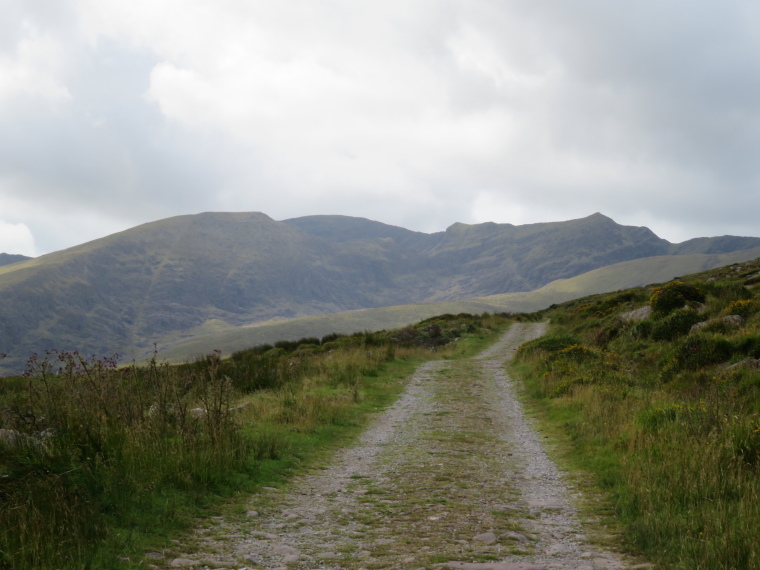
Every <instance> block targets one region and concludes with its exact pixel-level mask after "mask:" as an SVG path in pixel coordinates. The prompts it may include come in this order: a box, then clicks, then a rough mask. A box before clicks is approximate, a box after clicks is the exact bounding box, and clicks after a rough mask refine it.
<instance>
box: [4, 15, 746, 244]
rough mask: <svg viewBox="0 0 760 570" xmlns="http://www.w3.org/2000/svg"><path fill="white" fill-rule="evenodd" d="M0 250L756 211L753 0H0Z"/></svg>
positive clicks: (674, 224)
mask: <svg viewBox="0 0 760 570" xmlns="http://www.w3.org/2000/svg"><path fill="white" fill-rule="evenodd" d="M0 14H2V17H0V252H2V251H5V252H8V253H23V254H26V255H38V254H42V253H47V252H51V251H55V250H59V249H63V248H66V247H70V246H73V245H77V244H79V243H82V242H85V241H89V240H91V239H95V238H98V237H102V236H104V235H108V234H111V233H114V232H116V231H121V230H123V229H127V228H129V227H132V226H135V225H137V224H140V223H144V222H148V221H153V220H157V219H160V218H165V217H169V216H174V215H179V214H192V213H198V212H203V211H261V212H264V213H266V214H268V215H270V216H271V217H272V218H274V219H277V220H282V219H286V218H291V217H297V216H305V215H311V214H344V215H350V216H360V217H365V218H370V219H374V220H378V221H381V222H385V223H389V224H393V225H399V226H403V227H406V228H409V229H414V230H419V231H425V232H433V231H441V230H443V229H445V228H446V227H447V226H449V225H451V224H452V223H454V222H464V223H479V222H485V221H495V222H500V223H512V224H524V223H532V222H540V221H558V220H567V219H572V218H579V217H584V216H587V215H590V214H592V213H594V212H597V211H599V212H602V213H604V214H606V215H608V216H610V217H612V218H613V219H615V220H616V221H617V222H619V223H623V224H627V225H637V226H639V225H645V226H648V227H650V228H651V229H652V230H654V231H655V233H657V234H658V235H660V236H661V237H664V238H666V239H669V240H670V241H682V240H685V239H689V238H692V237H698V236H712V235H723V234H734V235H754V236H758V235H760V224H758V217H759V216H758V213H760V191H759V188H760V186H759V184H760V176H759V174H760V3H758V2H756V1H753V0H746V1H743V0H688V1H686V0H638V1H637V2H610V1H609V0H573V1H568V0H492V1H487V0H283V1H279V2H273V1H271V0H266V1H265V0H130V1H129V2H125V1H124V0H0Z"/></svg>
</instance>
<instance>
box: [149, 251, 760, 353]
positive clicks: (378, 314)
mask: <svg viewBox="0 0 760 570" xmlns="http://www.w3.org/2000/svg"><path fill="white" fill-rule="evenodd" d="M758 257H760V247H757V248H753V249H749V250H744V251H740V252H734V253H728V254H709V255H708V254H698V255H682V256H671V255H667V256H657V257H651V258H645V259H637V260H634V261H627V262H623V263H616V264H614V265H610V266H608V267H603V268H600V269H595V270H593V271H589V272H587V273H584V274H582V275H579V276H577V277H573V278H571V279H560V280H557V281H553V282H552V283H549V284H548V285H546V286H544V287H542V288H540V289H537V290H535V291H530V292H520V293H506V294H502V295H491V296H487V297H480V298H473V299H468V300H462V301H449V302H435V303H424V304H415V305H403V306H396V307H383V308H377V309H365V310H360V311H351V312H347V313H338V314H332V315H319V316H312V317H306V318H300V319H288V320H283V321H275V322H267V323H261V324H259V325H257V326H248V327H239V328H232V329H230V328H224V330H217V331H211V330H209V329H210V328H211V327H212V326H213V325H210V326H209V327H208V328H206V330H203V329H198V330H195V331H193V333H192V334H193V336H192V337H191V338H184V339H170V338H167V339H165V341H166V343H165V345H164V349H163V350H162V352H161V356H162V357H163V358H166V359H168V360H171V361H175V362H181V361H184V360H188V359H192V358H194V357H196V356H200V355H203V354H205V353H207V352H210V351H211V350H214V349H219V350H222V351H223V352H224V353H225V354H230V353H232V352H235V351H237V350H242V349H245V348H249V347H251V346H256V345H259V344H266V343H274V342H276V341H278V340H296V339H299V338H304V337H318V338H321V337H322V336H325V335H327V334H330V333H332V332H337V333H343V334H350V333H354V332H359V331H375V330H383V329H386V330H389V329H394V328H400V327H404V326H406V325H409V324H412V323H415V322H418V321H420V320H422V319H426V318H429V317H432V316H435V315H440V314H443V313H453V314H456V313H474V314H479V313H482V312H502V311H503V312H511V313H519V312H526V313H527V312H533V311H538V310H541V309H544V308H546V307H548V306H550V305H552V304H555V303H562V302H564V301H568V300H571V299H577V298H580V297H585V296H587V295H593V294H597V293H605V292H609V291H617V290H619V289H626V288H629V287H637V286H640V285H647V284H651V283H661V282H665V281H669V280H671V279H673V278H674V277H678V276H681V275H687V274H690V273H697V272H700V271H706V270H708V269H712V268H715V267H721V266H724V265H730V264H732V263H738V262H742V261H747V260H750V259H755V258H758ZM217 326H219V324H218V323H217Z"/></svg>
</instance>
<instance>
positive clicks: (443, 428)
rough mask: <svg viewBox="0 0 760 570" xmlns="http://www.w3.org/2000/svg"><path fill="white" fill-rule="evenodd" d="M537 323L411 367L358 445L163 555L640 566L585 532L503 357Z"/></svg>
mask: <svg viewBox="0 0 760 570" xmlns="http://www.w3.org/2000/svg"><path fill="white" fill-rule="evenodd" d="M544 329H545V325H544V324H515V325H514V326H512V327H511V328H510V330H509V331H507V333H506V334H505V335H504V336H503V337H502V338H501V339H500V340H499V342H497V343H496V344H495V345H494V346H492V347H491V348H490V349H488V350H487V351H486V352H484V353H483V354H481V355H480V356H479V357H477V358H473V359H467V360H454V361H435V362H429V363H427V364H424V365H423V366H421V367H420V368H419V369H418V370H417V372H416V373H415V375H414V377H413V378H412V379H411V381H410V384H409V386H408V388H407V390H406V391H405V393H404V394H403V395H402V397H401V398H400V399H399V400H398V401H397V402H396V403H395V404H394V405H393V406H392V407H391V408H389V409H388V410H386V411H385V412H383V413H382V414H381V415H380V416H379V417H378V418H377V420H376V421H375V422H374V423H373V424H372V425H371V427H370V428H369V429H368V430H367V431H366V432H365V433H364V434H363V436H362V437H361V438H360V440H359V442H358V443H357V445H355V446H354V447H351V448H349V449H346V450H343V451H342V452H340V453H339V454H337V455H336V457H335V459H334V461H333V462H332V465H331V466H330V467H328V468H326V469H324V470H321V471H319V472H317V473H315V474H310V475H307V476H303V477H301V478H299V479H297V480H295V481H294V482H293V483H292V484H291V485H290V486H289V487H288V490H287V491H285V492H283V491H278V490H275V489H270V490H267V491H266V492H264V493H262V494H261V495H256V496H255V497H253V499H252V501H251V504H250V506H249V509H250V512H249V516H248V517H247V519H246V520H245V521H244V522H229V521H225V520H222V519H216V520H214V521H212V523H211V524H210V525H209V526H207V527H206V528H204V529H202V530H199V531H198V533H197V536H196V537H195V540H194V548H193V552H192V553H188V554H182V555H180V556H179V557H173V558H168V559H164V560H153V561H151V562H153V563H155V564H161V563H164V564H165V565H166V566H169V567H182V566H185V567H196V568H202V567H204V566H206V567H209V568H229V569H232V568H235V569H240V568H282V569H285V568H292V569H296V568H304V569H309V568H327V569H358V568H366V569H371V568H410V569H415V568H420V569H421V568H465V569H473V570H478V569H484V570H485V569H491V570H531V569H550V568H551V569H554V568H557V569H559V568H568V569H577V570H580V569H585V570H590V569H596V568H644V567H647V566H649V565H646V564H639V565H633V564H632V563H630V562H625V561H624V560H623V559H622V558H621V557H620V556H618V555H615V554H613V553H610V552H605V551H603V550H601V549H600V548H598V547H596V546H593V545H591V544H590V543H589V542H588V541H587V539H586V537H585V536H584V534H583V528H582V525H581V524H580V522H579V520H578V518H577V516H576V512H575V508H574V506H573V502H572V501H571V493H570V491H569V490H568V488H567V485H566V484H565V483H564V482H563V479H562V476H561V474H560V473H559V471H558V470H557V468H556V466H555V465H554V463H553V462H552V461H551V460H550V459H549V458H548V457H547V455H546V453H545V452H544V451H543V449H542V446H541V443H540V439H539V436H538V435H537V434H536V432H535V430H534V429H533V428H532V427H531V424H530V422H528V421H527V420H526V418H525V416H524V414H523V411H522V408H521V405H520V403H519V402H518V400H517V399H516V398H515V394H514V388H513V387H512V381H511V379H510V378H509V377H508V375H507V374H506V373H505V371H504V364H505V362H506V361H507V360H509V359H510V358H511V357H512V355H513V354H514V351H515V350H516V349H517V347H518V346H519V345H520V344H522V343H523V342H525V341H527V340H530V339H532V338H536V337H538V336H540V335H541V334H543V331H544Z"/></svg>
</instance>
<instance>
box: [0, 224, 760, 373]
mask: <svg viewBox="0 0 760 570" xmlns="http://www.w3.org/2000/svg"><path fill="white" fill-rule="evenodd" d="M720 239H721V242H720V244H716V243H714V241H713V240H712V239H705V240H698V241H697V242H694V243H690V244H688V248H687V249H688V251H690V252H699V251H702V250H707V249H710V248H714V249H715V248H717V249H716V250H724V249H726V248H730V247H738V246H743V245H747V244H749V243H751V242H752V239H753V238H746V239H744V238H742V239H739V238H736V239H733V238H730V239H729V238H720ZM754 239H755V240H756V241H760V240H757V238H754ZM737 240H738V241H737ZM671 245H672V244H669V243H668V242H666V241H665V240H661V239H660V238H658V237H657V236H655V235H654V234H653V233H652V232H651V231H649V230H647V229H646V228H634V227H628V226H621V225H618V224H616V223H615V222H614V221H613V220H610V219H609V218H606V217H604V216H602V215H600V214H595V215H593V216H589V217H587V218H582V219H579V220H571V221H567V222H557V223H545V224H529V225H524V226H512V225H510V224H493V223H491V224H478V225H471V226H468V225H464V224H454V225H453V226H451V227H450V228H449V229H447V230H446V231H445V232H438V233H435V234H422V233H419V232H412V231H408V230H404V229H403V228H397V227H393V226H388V225H386V224H380V223H378V222H372V221H370V220H362V219H358V218H347V217H344V216H312V217H308V218H299V219H295V220H286V221H284V222H277V221H274V220H272V219H271V218H269V217H267V216H266V215H264V214H258V213H235V214H232V213H204V214H199V215H195V216H178V217H175V218H169V219H166V220H160V221H157V222H153V223H150V224H144V225H142V226H139V227H137V228H132V229H130V230H127V231H125V232H121V233H119V234H114V235H112V236H108V237H105V238H102V239H99V240H95V241H93V242H89V243H87V244H83V245H81V246H78V247H74V248H70V249H68V250H64V251H61V252H56V253H53V254H49V255H45V256H42V257H40V258H37V259H34V260H30V261H26V262H20V263H15V264H11V265H8V266H3V267H0V315H2V320H3V326H2V327H0V351H2V352H5V353H9V354H10V357H9V358H8V359H6V360H5V364H6V369H10V365H11V364H13V365H15V366H16V369H21V368H22V365H23V362H24V360H25V359H26V357H27V356H28V355H29V354H31V353H33V352H42V351H44V350H45V349H48V348H58V349H74V348H76V349H79V350H82V351H84V352H88V353H96V354H109V353H113V352H117V351H118V352H120V353H122V354H125V355H128V356H133V355H139V354H140V353H141V351H142V352H144V351H149V350H150V349H151V347H152V345H153V343H154V342H156V341H159V342H161V343H162V344H169V343H171V342H173V341H174V340H176V339H178V338H180V337H182V336H183V335H186V334H187V332H188V331H193V334H199V333H201V332H203V331H204V329H205V330H209V331H217V332H221V331H222V330H223V329H225V328H228V329H229V328H232V327H236V326H241V325H248V324H252V323H262V322H266V321H270V320H272V319H283V318H299V317H305V316H310V315H315V314H331V313H337V312H341V311H350V310H356V309H362V308H375V307H385V306H394V305H401V304H414V303H422V302H430V301H453V300H461V299H467V298H471V297H480V296H484V295H491V294H497V293H503V292H507V291H520V290H523V291H527V290H532V289H534V288H535V287H537V286H540V285H543V284H545V283H547V282H549V281H551V280H553V279H557V278H564V277H569V276H573V275H577V274H578V273H580V272H583V271H586V270H589V269H593V268H596V267H600V266H604V265H607V264H610V263H615V262H618V261H624V260H628V259H633V258H639V257H642V256H649V255H656V254H664V253H668V252H669V251H670V249H671ZM513 301H514V300H512V301H510V303H512V302H513ZM478 302H482V301H478ZM497 305H499V303H498V301H497ZM500 306H501V307H503V306H504V305H503V304H502V305H500ZM510 306H511V305H510ZM532 306H533V307H535V306H536V305H535V304H534V305H532ZM426 314H431V313H429V312H428V313H426ZM362 328H374V326H373V325H369V326H367V327H362Z"/></svg>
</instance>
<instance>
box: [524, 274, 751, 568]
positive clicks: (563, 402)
mask: <svg viewBox="0 0 760 570" xmlns="http://www.w3.org/2000/svg"><path fill="white" fill-rule="evenodd" d="M608 269H609V268H608ZM646 310H650V311H651V313H650V314H647V312H645V311H646ZM541 316H542V317H543V318H549V319H551V327H550V331H549V333H548V334H547V335H546V336H545V337H543V338H541V339H539V340H536V341H532V342H530V343H528V344H526V345H523V347H521V348H520V350H519V352H518V361H519V363H518V364H517V365H516V367H515V371H516V373H518V374H520V375H522V376H523V377H524V378H525V379H526V395H527V397H528V399H529V402H531V405H532V407H533V408H534V410H535V411H536V412H537V413H538V415H539V417H541V418H542V420H543V421H544V422H545V427H547V428H548V433H552V434H554V437H555V438H556V439H557V440H558V441H559V443H560V447H561V448H563V449H566V450H568V452H567V454H566V456H565V457H564V460H565V461H567V462H569V463H568V464H569V465H571V466H572V467H573V468H574V469H579V470H581V471H582V472H584V473H586V474H587V475H585V476H584V477H583V478H582V479H583V480H584V481H587V482H589V483H588V484H589V485H593V486H594V487H595V488H596V490H595V491H594V492H593V493H594V494H597V493H598V492H600V491H601V492H602V493H603V494H604V496H605V500H604V501H603V503H600V509H599V512H598V513H596V515H597V516H602V517H603V518H606V521H607V522H608V523H610V518H614V519H615V520H614V521H613V522H612V526H611V527H610V528H613V529H615V528H617V529H620V532H621V534H622V538H623V539H624V541H625V543H626V545H627V547H628V548H630V549H631V550H632V551H635V552H637V553H640V554H643V555H645V556H646V558H648V559H649V560H651V561H653V562H655V563H657V567H662V568H704V569H750V568H760V542H758V540H757V537H758V536H760V500H759V499H760V259H755V260H752V261H745V262H741V263H734V264H732V265H728V266H725V267H720V268H717V269H712V270H710V271H707V272H702V273H697V274H693V275H687V276H685V277H681V278H680V280H674V281H670V282H668V283H665V284H660V285H658V286H649V287H636V288H632V289H625V290H622V291H616V292H614V293H608V294H601V295H594V296H591V297H584V298H582V299H576V300H574V301H571V302H567V303H563V304H560V305H558V306H555V307H553V308H551V309H549V310H547V311H545V312H543V313H542V315H541ZM602 505H603V506H602Z"/></svg>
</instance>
